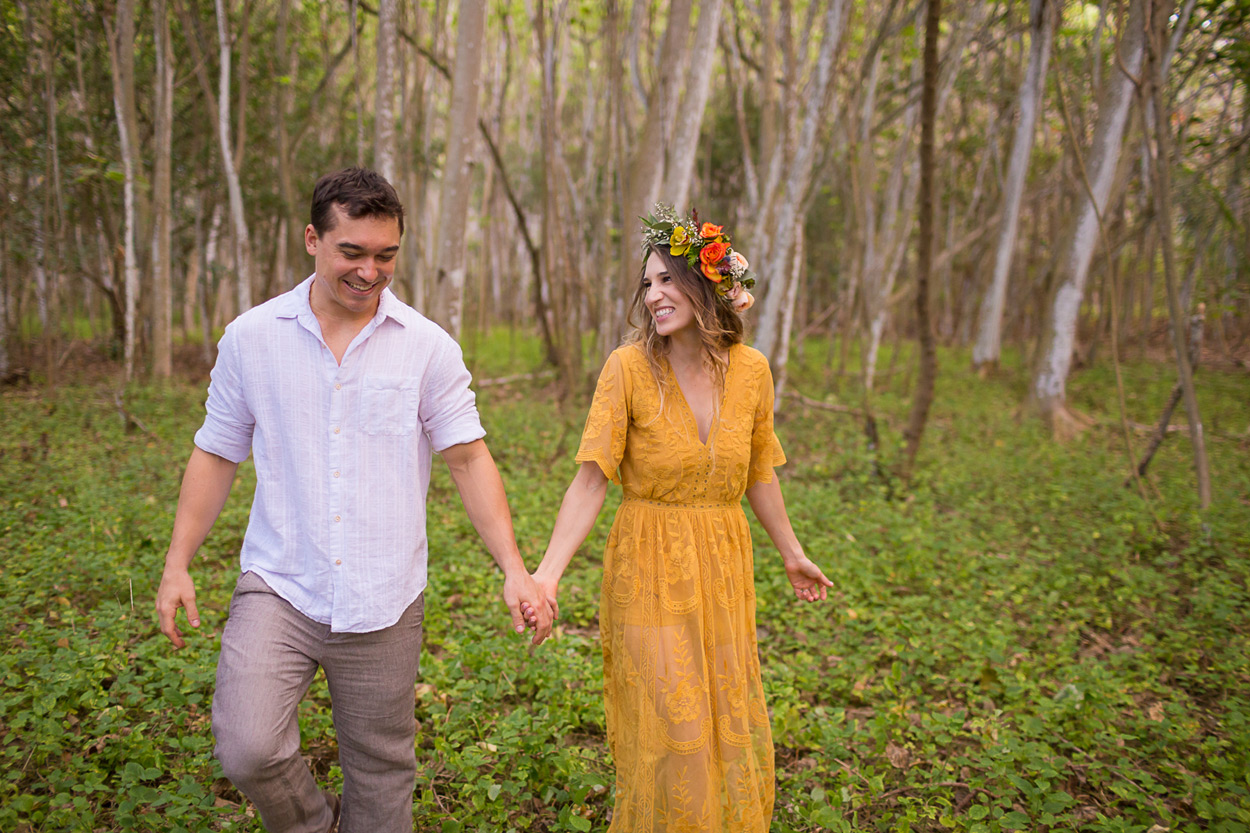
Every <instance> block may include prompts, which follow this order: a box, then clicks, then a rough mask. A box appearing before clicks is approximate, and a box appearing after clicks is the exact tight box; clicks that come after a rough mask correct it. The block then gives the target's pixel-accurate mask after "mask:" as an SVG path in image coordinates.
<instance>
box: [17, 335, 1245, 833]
mask: <svg viewBox="0 0 1250 833" xmlns="http://www.w3.org/2000/svg"><path fill="white" fill-rule="evenodd" d="M532 347H533V345H532V344H530V343H528V342H522V343H520V344H517V343H516V342H515V341H514V340H510V337H509V336H508V335H507V334H506V333H503V334H497V335H496V336H495V337H493V338H492V339H489V340H486V341H483V342H482V343H480V344H478V345H477V350H476V355H475V356H474V357H472V358H474V359H476V361H475V364H476V369H477V371H478V373H479V376H481V377H489V376H492V375H502V374H505V373H516V372H521V371H525V370H527V369H529V368H531V367H533V364H532V363H529V364H526V362H532V361H533V359H532V358H531V357H533V356H536V355H537V351H536V349H531V348H532ZM809 347H810V349H808V350H806V351H805V353H804V356H803V358H802V359H801V360H796V366H795V369H794V385H795V386H796V388H797V389H799V390H801V391H802V392H803V394H805V395H807V396H809V397H817V396H820V393H819V392H821V391H825V390H830V389H832V388H834V387H835V385H833V384H832V383H831V381H830V379H829V378H827V376H826V374H825V371H823V370H822V369H821V367H820V365H821V364H823V363H824V362H825V361H826V359H827V356H826V351H825V350H824V348H823V347H822V346H821V345H809ZM500 356H511V357H514V358H512V359H502V358H498V357H500ZM515 357H520V358H519V359H517V358H515ZM907 364H908V362H907V361H906V359H902V360H900V361H899V363H898V368H899V370H898V372H896V373H895V374H893V375H888V374H887V375H885V376H884V377H883V384H885V385H886V387H885V389H884V390H882V391H880V392H879V393H878V395H877V397H876V399H875V408H876V410H877V411H878V413H879V416H880V418H881V420H882V436H881V439H882V449H881V451H880V454H881V460H882V462H883V463H884V466H885V470H886V471H888V469H889V467H890V465H891V464H892V463H893V462H894V461H895V460H896V458H897V456H898V454H899V450H900V447H901V438H900V435H899V432H898V428H899V426H901V424H902V423H903V421H904V419H905V415H906V410H907V407H908V404H909V403H908V398H907V395H906V391H905V384H906V381H907V379H906V372H905V371H904V370H903V368H905V367H906V366H907ZM966 364H967V357H966V356H964V355H962V354H944V355H943V359H942V374H943V375H942V377H941V379H940V381H939V385H938V391H937V400H936V403H935V406H934V411H933V416H932V420H931V423H930V426H929V432H928V434H927V436H926V439H925V445H924V448H923V449H922V453H921V457H920V464H919V469H918V473H917V476H916V477H915V479H914V480H913V482H912V483H911V484H910V485H909V486H903V485H901V484H899V483H897V482H893V481H890V480H888V475H886V477H885V478H883V476H882V475H881V474H880V473H879V469H878V467H877V466H876V465H875V463H876V458H874V456H873V455H872V454H871V453H870V452H869V451H868V450H867V449H866V447H865V442H864V439H863V436H862V433H861V430H860V426H859V424H858V423H857V421H856V420H854V419H852V418H850V417H848V416H847V415H846V414H842V413H836V412H832V411H827V410H821V409H818V408H815V407H810V406H806V407H805V406H800V405H799V404H798V403H797V402H795V401H793V400H786V401H785V403H784V410H783V412H782V414H781V416H780V418H779V422H778V433H779V435H780V436H781V439H782V442H783V444H784V446H785V448H786V451H787V454H788V455H789V457H790V464H789V465H788V466H787V467H786V469H785V471H784V480H783V484H784V488H785V491H786V496H787V500H788V502H789V505H790V508H791V517H792V519H793V520H794V523H795V526H796V528H797V530H798V532H799V537H800V539H801V540H803V541H804V543H805V544H806V546H807V549H808V551H809V553H810V554H812V555H813V557H815V558H816V559H817V560H818V561H819V562H820V563H821V564H823V565H824V566H825V569H826V572H827V573H828V574H829V576H830V577H831V578H832V579H833V580H834V582H835V583H836V589H835V591H834V592H833V593H832V594H831V600H830V602H829V603H827V604H825V605H820V606H816V605H812V606H799V605H797V604H796V603H794V602H793V600H792V597H791V595H790V594H789V592H788V587H787V585H786V583H785V577H784V574H783V572H782V570H781V564H780V560H779V558H778V557H777V555H776V553H775V551H773V550H772V548H771V546H770V545H769V544H768V541H767V538H766V536H764V535H763V533H762V531H761V530H760V529H759V527H758V525H754V526H753V529H754V530H755V533H756V547H757V553H756V561H757V568H756V569H757V592H758V598H759V623H760V634H759V636H760V650H761V654H762V657H761V659H762V663H763V668H764V684H765V689H766V691H767V694H768V696H769V700H770V705H771V708H772V721H773V730H774V735H775V739H776V743H777V764H778V767H777V773H778V792H777V796H778V801H777V812H776V816H775V820H774V822H773V830H774V831H809V830H883V831H884V830H944V829H952V830H969V831H999V830H1090V831H1094V830H1097V831H1143V833H1145V831H1149V830H1154V831H1160V830H1164V829H1171V830H1217V831H1230V832H1231V831H1246V830H1248V829H1250V776H1248V775H1247V773H1248V772H1250V659H1248V652H1250V648H1248V640H1247V635H1248V633H1250V604H1248V596H1247V578H1248V577H1250V437H1248V436H1247V429H1248V428H1250V405H1248V403H1250V376H1247V375H1246V374H1245V373H1244V371H1240V370H1237V371H1233V370H1229V371H1219V370H1207V369H1204V370H1203V373H1202V375H1201V376H1200V377H1199V384H1200V399H1201V404H1202V409H1203V413H1204V417H1205V419H1206V424H1207V430H1208V432H1209V433H1210V435H1211V438H1210V449H1211V465H1212V470H1213V479H1214V484H1215V501H1214V504H1213V506H1212V507H1211V508H1210V510H1209V511H1207V512H1206V513H1199V511H1198V509H1197V502H1196V497H1195V495H1194V488H1193V485H1192V484H1193V477H1192V473H1191V465H1190V459H1189V446H1188V442H1187V441H1186V440H1185V438H1184V436H1183V435H1173V436H1172V437H1171V438H1170V439H1169V440H1168V442H1167V443H1166V444H1165V446H1164V448H1163V449H1162V451H1161V452H1160V454H1159V456H1158V457H1157V458H1156V460H1155V462H1154V464H1153V466H1152V469H1151V474H1150V485H1149V495H1150V500H1151V503H1150V506H1149V508H1147V507H1146V506H1145V504H1143V502H1142V500H1141V498H1140V497H1139V496H1138V494H1137V493H1136V492H1135V491H1133V490H1131V489H1125V488H1123V487H1122V486H1121V483H1122V481H1123V479H1124V473H1125V471H1126V464H1125V462H1124V451H1123V447H1122V440H1121V438H1120V434H1119V430H1118V417H1117V411H1116V409H1115V406H1114V402H1115V396H1114V379H1113V377H1112V375H1111V372H1110V370H1109V369H1102V368H1096V369H1094V370H1091V371H1087V372H1084V373H1082V374H1080V375H1078V376H1076V377H1074V378H1073V379H1072V380H1071V386H1070V398H1071V401H1072V402H1073V403H1074V405H1075V406H1076V407H1077V408H1079V409H1081V410H1083V411H1085V412H1086V413H1089V414H1091V415H1093V416H1095V417H1097V419H1098V422H1097V424H1096V425H1095V427H1094V428H1093V429H1091V430H1090V431H1088V432H1087V433H1086V434H1085V435H1084V436H1083V437H1082V438H1080V439H1078V440H1077V441H1075V442H1074V443H1072V444H1070V445H1067V446H1062V447H1061V446H1056V445H1054V444H1053V443H1051V442H1050V441H1049V440H1048V439H1047V438H1046V437H1045V436H1044V434H1043V432H1042V431H1041V429H1040V427H1039V426H1038V425H1036V424H1035V423H1034V422H1033V421H1032V420H1030V419H1028V418H1023V419H1022V418H1020V417H1019V415H1018V413H1017V411H1018V403H1019V401H1020V399H1021V396H1022V393H1023V385H1024V376H1023V375H1022V374H1021V373H1020V372H1019V371H1018V370H1015V369H1012V365H1011V364H1010V363H1008V365H1007V367H1008V370H1006V371H1004V373H1003V374H1002V375H1001V376H1000V377H998V378H994V379H990V380H987V381H980V380H977V379H976V378H975V377H973V376H971V375H970V374H969V373H968V372H967V371H966V370H965V369H964V368H965V367H966ZM888 365H889V358H888V356H887V357H883V359H882V367H883V368H885V367H888ZM1125 374H1126V375H1125V384H1126V389H1127V391H1128V392H1129V398H1128V405H1129V414H1128V416H1129V418H1130V419H1131V420H1132V421H1134V422H1139V423H1149V422H1152V421H1153V420H1154V419H1155V418H1156V416H1157V413H1158V411H1159V409H1160V406H1161V404H1162V402H1163V400H1164V399H1165V398H1166V396H1167V394H1168V391H1169V389H1170V387H1171V384H1172V379H1173V371H1172V368H1171V367H1170V366H1168V365H1164V364H1151V363H1141V364H1134V365H1130V366H1128V367H1126V368H1125ZM891 385H893V388H891V387H890V386H891ZM841 395H842V397H843V399H842V400H840V401H843V402H845V403H847V404H851V405H858V404H859V401H860V396H859V394H858V393H857V392H854V391H853V390H852V389H851V388H850V386H849V384H848V383H844V384H843V386H842V390H841ZM202 400H203V384H202V383H196V384H190V383H179V384H175V385H173V386H170V387H167V388H155V387H145V386H135V387H132V388H131V389H130V390H129V391H128V392H127V395H126V399H125V406H126V408H127V409H128V411H129V412H130V413H131V414H133V415H134V417H136V418H137V420H138V422H139V423H141V427H140V426H136V425H134V424H131V425H130V426H129V428H127V426H126V425H124V424H123V420H122V419H121V418H120V417H119V411H118V408H117V406H116V404H115V401H114V395H113V390H112V387H111V386H110V385H109V384H103V383H91V382H80V383H77V384H74V385H70V386H64V387H61V388H60V389H59V390H57V391H55V392H52V393H47V392H44V391H41V390H39V389H31V388H25V389H8V390H5V391H4V392H2V393H0V425H3V426H4V430H3V432H0V482H2V483H3V484H4V485H3V492H2V494H0V830H6V831H7V830H13V831H37V830H39V831H43V830H47V831H52V830H83V831H93V830H127V831H129V830H145V831H146V830H153V831H156V830H159V831H168V830H188V831H198V830H212V829H220V830H259V829H260V825H259V823H258V821H256V820H254V819H253V818H251V816H250V814H249V813H248V812H247V807H246V804H245V803H242V799H241V797H240V796H239V795H238V793H236V792H235V791H234V790H233V789H232V788H231V787H230V785H229V784H228V782H226V781H224V780H223V779H222V778H221V777H220V772H219V770H218V768H217V766H216V764H215V762H214V761H213V759H212V754H211V750H212V740H211V734H210V730H209V704H210V702H211V697H212V687H213V677H214V665H215V655H216V645H217V637H218V635H219V634H220V631H221V627H222V624H223V622H224V615H225V610H226V606H227V602H228V599H229V593H230V590H231V588H232V584H233V579H234V577H235V575H236V572H237V552H238V548H239V545H240V543H241V540H242V536H243V531H244V528H245V525H246V519H247V510H248V506H249V503H250V499H249V498H250V493H251V489H252V477H253V475H252V471H251V468H250V465H248V464H245V465H244V466H243V467H242V468H241V470H240V476H239V482H238V483H237V484H236V486H235V492H234V494H233V495H232V498H231V500H230V502H229V504H228V506H227V508H226V511H225V513H224V515H223V517H222V519H221V520H220V521H219V523H218V525H217V528H216V530H215V531H214V533H213V535H212V536H211V538H210V540H209V542H208V544H207V545H206V546H205V548H204V549H203V550H202V553H201V557H200V558H199V559H198V560H197V562H196V564H195V565H194V567H193V575H194V576H195V577H196V578H197V581H198V587H199V596H200V611H201V614H202V615H203V618H204V620H205V627H204V628H203V631H202V632H201V633H199V634H197V635H195V636H194V637H193V638H192V639H191V644H190V646H189V647H188V648H187V649H186V650H185V651H182V652H178V653H175V652H173V651H172V650H170V648H169V646H168V644H167V642H166V641H165V639H164V637H162V636H161V635H160V634H159V632H158V631H157V630H156V624H155V615H154V613H153V609H152V597H153V594H154V592H155V584H156V582H157V581H158V579H159V576H160V569H161V564H162V560H163V555H164V548H165V545H166V543H167V540H168V535H169V530H170V526H171V523H172V517H173V511H174V506H175V503H176V499H177V491H178V484H179V477H180V474H181V470H182V466H183V464H184V462H185V459H186V456H187V454H188V453H189V451H190V447H191V446H190V443H191V436H192V434H193V432H194V430H195V428H196V427H197V426H198V424H199V422H200V420H201V418H202ZM829 401H831V402H832V401H835V400H834V399H833V398H832V397H831V398H830V399H829ZM480 403H481V406H482V411H483V415H484V419H485V421H486V424H487V428H488V430H489V431H490V436H489V437H488V441H489V442H490V444H491V447H492V450H493V452H494V454H495V456H496V458H497V460H498V462H499V465H500V468H501V470H502V472H503V475H504V478H505V481H506V483H507V485H508V489H509V494H510V497H511V501H512V508H513V512H514V515H515V518H516V528H517V534H518V539H519V541H520V543H521V547H522V550H523V552H524V553H525V554H526V556H527V558H528V559H530V561H531V563H536V560H537V558H538V557H539V555H540V553H541V548H542V547H543V545H544V544H545V541H546V537H547V534H548V533H549V531H550V527H551V523H552V520H553V518H554V514H555V510H556V508H557V506H558V505H559V501H560V497H561V495H562V493H563V490H564V487H565V485H566V483H567V481H568V478H570V477H571V475H572V472H573V463H572V460H571V458H572V452H573V450H574V448H575V446H576V442H577V437H578V433H579V431H580V425H581V420H582V418H583V408H584V407H585V402H584V401H582V402H580V403H579V404H576V405H573V406H570V407H569V408H567V409H565V410H563V411H562V410H561V409H559V408H558V407H557V406H556V405H554V404H553V403H552V402H551V400H550V397H549V394H548V393H547V392H546V391H543V390H537V389H535V388H534V387H523V386H521V385H518V384H513V385H506V386H498V387H488V388H486V389H484V390H483V392H482V394H481V396H480ZM1180 419H1181V418H1180V417H1179V416H1178V420H1180ZM1137 444H1138V445H1139V446H1140V444H1141V441H1140V437H1139V438H1137ZM618 497H619V493H618V494H617V495H613V496H612V497H610V498H609V504H608V507H607V509H606V510H605V512H604V513H603V514H602V516H601V518H600V523H599V525H598V527H597V528H596V530H595V532H594V533H593V534H592V536H591V539H590V540H589V541H588V542H587V544H586V546H585V547H584V549H583V552H582V554H581V555H580V556H579V558H578V559H577V560H576V561H575V562H574V565H573V567H572V568H571V569H570V572H569V574H568V576H567V577H566V579H565V581H564V584H563V587H562V595H563V598H562V612H563V620H562V624H561V625H560V631H559V635H558V637H557V638H556V639H555V640H554V641H552V642H549V643H547V644H546V645H544V646H543V647H541V648H540V649H538V650H536V651H530V650H529V649H528V647H527V645H528V643H527V642H523V641H522V640H521V639H519V638H518V637H517V636H516V635H514V634H511V633H510V632H509V631H508V629H507V627H506V625H507V620H506V617H505V611H504V608H503V606H502V603H501V602H499V600H498V591H499V586H500V582H499V578H498V576H497V574H496V573H495V571H494V568H493V567H492V566H491V563H490V560H489V557H488V556H487V555H486V554H485V552H484V551H483V550H482V549H481V548H480V546H478V544H477V541H476V537H475V535H474V534H473V531H472V529H471V527H470V525H469V522H468V520H467V518H466V517H465V516H464V513H463V511H462V510H461V508H460V506H459V502H458V501H457V500H456V498H455V495H454V491H453V490H452V488H451V486H450V481H449V480H448V478H447V477H446V474H445V471H443V470H442V467H441V466H440V465H439V464H436V466H435V480H434V484H433V488H432V492H431V499H430V541H431V551H432V557H431V562H432V567H431V580H432V581H431V587H430V592H429V594H428V597H427V599H428V601H427V607H426V610H427V622H426V626H427V642H426V651H425V654H424V658H423V678H422V680H421V683H420V687H419V689H418V706H417V718H418V720H419V722H420V732H419V736H418V743H419V749H418V763H419V768H420V772H419V775H418V779H417V790H416V794H415V799H414V800H415V802H416V805H417V818H418V820H419V826H420V828H421V829H422V830H435V831H458V830H466V831H467V830H483V831H504V830H510V829H512V830H533V831H556V830H576V831H585V830H601V829H603V828H604V827H606V824H605V818H606V814H607V813H608V811H609V808H610V807H611V804H612V792H613V780H612V766H611V761H610V759H609V756H608V755H607V751H606V748H605V744H604V727H603V708H602V702H601V694H600V689H599V685H600V679H601V662H600V657H599V648H598V644H597V629H596V627H597V626H596V619H595V617H596V605H597V597H596V596H597V587H598V581H599V565H600V553H601V552H602V546H603V541H604V536H605V535H606V532H607V529H608V526H609V524H610V521H611V516H612V509H613V507H614V506H615V503H616V501H617V499H618ZM748 515H749V513H748ZM185 630H186V628H184V631H185ZM301 722H302V724H303V732H304V739H305V750H306V752H307V755H308V757H309V760H310V762H311V764H312V766H313V767H314V769H315V770H316V771H317V772H318V773H319V774H321V775H322V776H324V777H325V778H326V779H327V780H328V781H329V782H331V783H333V782H335V781H336V780H337V779H339V778H340V777H341V776H340V773H339V771H338V769H337V767H336V765H335V748H336V747H335V740H334V731H333V727H332V725H331V721H330V713H329V698H328V694H327V690H326V687H325V685H324V682H323V681H322V680H320V678H319V679H318V681H317V682H316V683H314V686H313V689H312V691H311V692H310V696H309V698H308V699H307V700H306V701H305V703H304V706H303V708H302V710H301Z"/></svg>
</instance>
